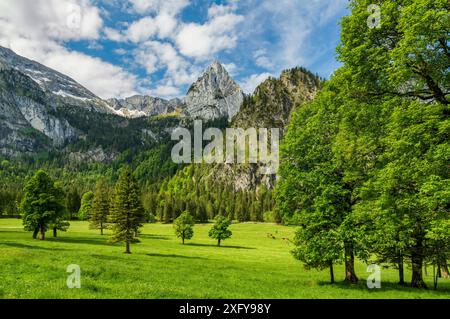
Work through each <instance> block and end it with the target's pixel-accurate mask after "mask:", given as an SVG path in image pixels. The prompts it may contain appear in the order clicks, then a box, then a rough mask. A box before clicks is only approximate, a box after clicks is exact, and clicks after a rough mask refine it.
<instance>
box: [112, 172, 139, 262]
mask: <svg viewBox="0 0 450 319" xmlns="http://www.w3.org/2000/svg"><path fill="white" fill-rule="evenodd" d="M140 198H141V194H140V190H139V186H138V184H137V182H136V180H135V178H134V177H133V174H132V172H131V169H130V168H129V167H125V168H124V169H122V171H121V173H120V176H119V180H118V181H117V183H116V186H115V191H114V199H113V201H112V206H111V213H110V222H111V223H112V224H113V225H112V235H111V237H110V241H111V242H113V243H116V242H122V241H123V242H125V253H126V254H130V253H131V251H130V244H131V243H136V242H139V240H138V239H137V238H136V235H137V233H138V230H139V227H141V226H142V222H143V219H144V209H143V208H142V205H141V200H140Z"/></svg>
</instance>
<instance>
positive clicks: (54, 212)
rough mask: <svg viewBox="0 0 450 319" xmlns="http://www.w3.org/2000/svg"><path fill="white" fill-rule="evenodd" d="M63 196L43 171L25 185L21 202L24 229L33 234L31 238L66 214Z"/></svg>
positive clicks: (59, 188)
mask: <svg viewBox="0 0 450 319" xmlns="http://www.w3.org/2000/svg"><path fill="white" fill-rule="evenodd" d="M64 202H65V196H64V192H63V190H62V188H61V187H60V186H59V185H58V184H57V183H55V182H54V181H53V180H52V179H51V178H50V176H48V174H47V173H46V172H45V171H44V170H39V171H37V172H36V173H35V175H34V176H33V177H32V178H30V179H29V180H28V181H27V183H26V184H25V190H24V197H23V199H22V202H21V205H20V207H21V212H22V216H23V225H24V229H25V230H28V231H32V232H33V238H36V237H37V235H38V233H40V236H39V239H40V240H44V239H45V232H46V231H47V229H49V228H50V227H52V226H53V227H54V223H57V222H58V221H60V220H61V219H62V218H63V217H64V214H65V212H66V207H65V205H64Z"/></svg>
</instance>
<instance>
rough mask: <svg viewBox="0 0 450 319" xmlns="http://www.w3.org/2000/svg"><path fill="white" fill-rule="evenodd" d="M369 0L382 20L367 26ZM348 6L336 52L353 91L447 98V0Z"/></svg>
mask: <svg viewBox="0 0 450 319" xmlns="http://www.w3.org/2000/svg"><path fill="white" fill-rule="evenodd" d="M372 4H378V5H379V9H380V21H379V24H378V25H376V26H375V25H373V26H374V27H369V26H368V20H371V18H372V17H371V16H370V15H371V14H373V12H371V10H368V8H369V5H372ZM349 8H350V10H351V14H350V15H348V16H346V17H344V18H343V19H342V21H341V25H342V32H341V45H340V46H339V48H338V53H339V59H340V60H341V61H342V62H344V63H345V65H346V67H348V68H349V71H350V73H351V74H352V77H353V80H354V81H353V82H354V85H353V90H354V93H355V94H356V95H358V96H369V97H370V96H381V95H382V96H402V97H411V98H415V99H420V100H425V101H430V100H431V101H438V102H439V103H441V104H445V105H448V104H449V103H450V101H449V94H450V90H449V88H450V77H449V68H450V51H449V41H448V39H449V29H450V18H449V15H448V12H449V11H450V4H449V2H448V1H447V0H415V1H411V0H398V1H392V0H391V1H380V2H374V1H372V0H352V1H350V5H349Z"/></svg>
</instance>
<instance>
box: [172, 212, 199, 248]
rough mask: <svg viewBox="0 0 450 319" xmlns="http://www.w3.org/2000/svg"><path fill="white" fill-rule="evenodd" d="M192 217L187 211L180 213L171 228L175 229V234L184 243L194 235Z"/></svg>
mask: <svg viewBox="0 0 450 319" xmlns="http://www.w3.org/2000/svg"><path fill="white" fill-rule="evenodd" d="M193 227H194V218H193V217H192V216H191V214H189V213H188V212H186V211H185V212H183V213H181V215H180V216H178V217H177V218H176V219H175V220H174V222H173V228H174V229H175V235H176V236H177V237H178V238H181V241H182V243H183V245H184V241H185V240H186V239H191V238H192V236H194V229H193Z"/></svg>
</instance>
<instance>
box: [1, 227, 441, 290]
mask: <svg viewBox="0 0 450 319" xmlns="http://www.w3.org/2000/svg"><path fill="white" fill-rule="evenodd" d="M210 227H211V224H206V225H196V226H195V228H194V232H195V233H194V238H193V239H192V240H189V241H187V243H186V245H182V244H181V241H180V240H179V239H178V238H176V237H175V235H174V232H173V228H172V225H162V224H147V225H145V226H144V228H143V230H142V234H141V238H140V239H141V243H139V244H133V245H132V247H131V250H132V254H131V255H126V254H124V253H123V251H124V246H123V245H120V244H116V245H111V244H109V243H108V242H107V239H108V231H106V234H105V235H104V236H100V235H99V233H98V232H97V231H94V230H90V229H88V223H87V222H71V226H70V228H69V231H68V232H66V233H59V237H57V238H53V237H51V232H48V233H47V236H48V237H47V239H46V240H45V241H39V240H33V239H32V238H31V233H30V232H24V231H23V230H22V226H21V221H20V220H17V219H0V297H2V298H450V280H448V279H447V280H445V279H442V280H441V281H440V282H439V289H438V290H437V291H434V290H432V289H429V290H417V289H412V288H407V287H399V286H397V284H396V282H397V272H396V271H395V270H391V269H388V270H385V269H383V270H382V288H381V289H373V290H369V289H368V288H367V287H366V284H365V280H366V278H367V276H368V273H367V272H366V267H367V265H365V264H363V263H358V264H357V267H356V268H357V273H358V276H359V277H360V278H361V279H362V280H361V282H360V284H358V285H348V284H345V283H343V282H342V281H341V280H342V279H343V274H344V271H343V266H336V269H335V274H336V279H337V280H338V282H337V283H336V284H335V285H330V284H329V283H328V280H329V277H328V271H327V270H324V271H315V270H308V271H307V270H305V269H304V268H303V266H302V265H301V263H299V262H298V261H296V260H295V259H294V258H293V257H292V256H291V254H290V250H291V249H292V244H290V243H289V242H288V241H287V240H283V238H292V236H293V232H294V228H292V227H286V226H279V225H273V224H256V223H243V224H233V225H232V226H231V230H232V231H233V236H232V238H231V239H228V240H226V241H224V242H223V246H222V247H217V246H216V242H215V241H214V240H212V239H210V238H209V237H208V230H209V229H210ZM268 233H271V234H273V235H274V237H275V239H272V238H269V237H268V236H267V234H268ZM69 264H78V265H79V266H80V267H81V288H80V289H69V288H67V286H66V279H67V276H68V275H69V273H66V268H67V266H68V265H69ZM409 277H410V273H409V270H407V271H406V278H409ZM426 281H427V284H428V285H429V286H430V287H431V286H432V276H431V274H429V275H428V276H426Z"/></svg>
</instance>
